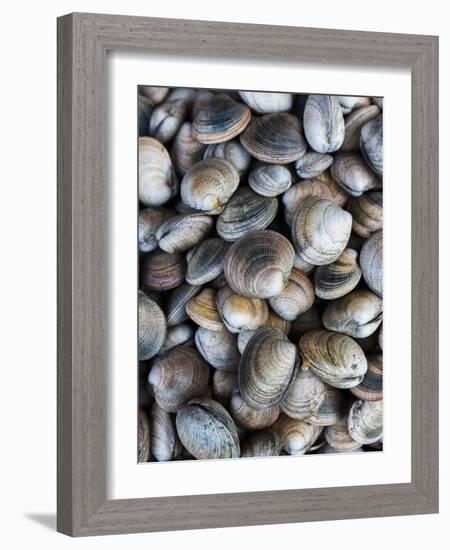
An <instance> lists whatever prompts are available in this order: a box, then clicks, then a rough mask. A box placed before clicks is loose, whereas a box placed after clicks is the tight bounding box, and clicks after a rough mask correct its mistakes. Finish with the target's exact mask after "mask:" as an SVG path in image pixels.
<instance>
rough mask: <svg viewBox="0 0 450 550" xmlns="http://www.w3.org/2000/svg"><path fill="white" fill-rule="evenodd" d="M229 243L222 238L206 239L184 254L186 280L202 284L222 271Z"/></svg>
mask: <svg viewBox="0 0 450 550" xmlns="http://www.w3.org/2000/svg"><path fill="white" fill-rule="evenodd" d="M228 248H229V244H228V243H227V242H225V241H224V240H222V239H217V238H212V239H206V240H204V241H202V242H201V243H199V244H198V245H197V246H196V247H195V248H193V249H192V250H190V251H189V252H188V254H187V255H186V259H187V271H186V281H187V282H188V283H190V284H193V285H203V284H205V283H209V282H210V281H212V280H214V279H215V278H216V277H218V276H219V275H220V274H221V273H222V272H223V263H224V260H225V255H226V253H227V251H228Z"/></svg>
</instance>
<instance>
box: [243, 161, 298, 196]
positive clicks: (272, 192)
mask: <svg viewBox="0 0 450 550" xmlns="http://www.w3.org/2000/svg"><path fill="white" fill-rule="evenodd" d="M248 184H249V185H250V187H251V188H252V189H253V191H255V192H256V193H258V194H259V195H262V196H263V197H276V196H278V195H281V194H282V193H284V192H285V191H287V190H288V189H289V188H290V186H291V185H292V176H291V173H290V171H289V170H288V169H287V168H286V167H285V166H282V165H279V164H261V165H260V166H257V167H256V168H255V169H253V170H252V171H251V172H250V174H249V176H248Z"/></svg>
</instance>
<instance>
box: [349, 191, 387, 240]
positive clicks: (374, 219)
mask: <svg viewBox="0 0 450 550" xmlns="http://www.w3.org/2000/svg"><path fill="white" fill-rule="evenodd" d="M347 210H348V211H349V212H350V214H351V215H352V218H353V223H352V229H353V231H354V232H355V233H357V234H358V235H359V236H360V237H363V238H364V239H367V238H368V237H370V235H371V234H372V233H373V232H374V231H378V229H382V227H383V194H382V193H380V192H379V191H369V192H368V193H364V195H361V196H360V197H355V198H352V199H350V201H349V202H348V204H347Z"/></svg>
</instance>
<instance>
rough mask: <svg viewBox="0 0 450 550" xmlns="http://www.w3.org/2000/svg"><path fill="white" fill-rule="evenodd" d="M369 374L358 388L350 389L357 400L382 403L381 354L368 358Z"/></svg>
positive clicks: (367, 373)
mask: <svg viewBox="0 0 450 550" xmlns="http://www.w3.org/2000/svg"><path fill="white" fill-rule="evenodd" d="M367 364H368V368H367V372H366V374H365V376H364V378H363V380H362V382H361V384H359V385H358V386H355V387H354V388H350V391H351V392H352V394H353V395H354V396H355V397H356V398H357V399H363V400H364V401H380V400H381V399H383V356H382V355H381V354H379V353H377V354H374V355H369V356H368V357H367Z"/></svg>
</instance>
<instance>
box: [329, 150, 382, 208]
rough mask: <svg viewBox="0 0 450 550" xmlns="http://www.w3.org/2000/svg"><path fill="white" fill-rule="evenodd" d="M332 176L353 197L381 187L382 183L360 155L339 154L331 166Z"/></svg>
mask: <svg viewBox="0 0 450 550" xmlns="http://www.w3.org/2000/svg"><path fill="white" fill-rule="evenodd" d="M331 174H332V176H333V178H334V179H335V180H336V182H337V183H338V184H339V185H340V186H341V187H342V189H343V190H344V191H345V192H346V193H348V194H349V195H352V196H353V197H359V196H360V195H362V194H363V193H365V192H366V191H370V190H371V189H374V188H377V187H380V183H381V182H380V180H379V178H378V177H377V176H376V175H375V174H374V173H373V172H372V170H370V168H368V166H367V164H366V163H365V162H364V159H363V158H362V157H361V155H359V154H358V153H338V154H337V155H336V157H335V159H334V163H333V164H332V166H331Z"/></svg>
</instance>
